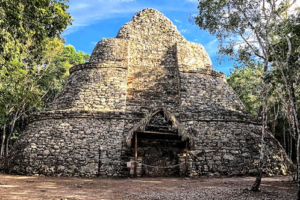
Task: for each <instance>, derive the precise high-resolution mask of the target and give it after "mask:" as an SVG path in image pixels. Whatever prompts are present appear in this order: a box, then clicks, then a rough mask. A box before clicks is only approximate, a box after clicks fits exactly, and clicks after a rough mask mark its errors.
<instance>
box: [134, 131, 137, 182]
mask: <svg viewBox="0 0 300 200" xmlns="http://www.w3.org/2000/svg"><path fill="white" fill-rule="evenodd" d="M136 170H137V132H135V133H134V176H135V177H137V171H136Z"/></svg>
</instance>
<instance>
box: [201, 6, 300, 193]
mask: <svg viewBox="0 0 300 200" xmlns="http://www.w3.org/2000/svg"><path fill="white" fill-rule="evenodd" d="M293 3H295V1H293V2H291V3H289V2H288V1H276V0H226V1H224V0H214V1H213V2H212V1H210V0H199V6H198V9H199V14H198V16H196V17H195V23H196V24H197V25H199V27H200V28H203V29H205V30H208V31H209V32H210V33H211V34H215V35H216V37H217V39H218V40H219V41H220V47H219V53H221V54H225V55H229V56H233V57H235V58H236V59H237V60H239V61H240V62H244V63H248V62H249V61H251V62H253V61H255V60H258V61H259V62H260V63H261V64H262V66H263V83H264V86H263V111H262V136H261V151H260V162H259V167H258V175H257V178H256V180H255V183H254V184H253V186H252V190H253V191H258V190H259V187H260V183H261V178H262V169H263V164H264V163H263V160H264V151H265V141H264V137H265V132H266V131H267V122H268V119H267V112H268V110H267V108H268V89H269V88H268V82H267V75H268V73H269V68H270V62H269V57H270V54H271V45H272V44H273V41H274V33H275V31H276V29H277V28H278V27H277V24H278V22H280V21H282V18H281V15H283V14H286V13H287V11H288V9H290V7H291V5H292V4H293ZM236 49H238V51H237V50H236ZM299 188H300V185H299Z"/></svg>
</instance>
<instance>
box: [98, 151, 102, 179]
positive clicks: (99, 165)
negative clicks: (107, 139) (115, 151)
mask: <svg viewBox="0 0 300 200" xmlns="http://www.w3.org/2000/svg"><path fill="white" fill-rule="evenodd" d="M100 169H101V147H99V162H98V176H100V171H101V170H100Z"/></svg>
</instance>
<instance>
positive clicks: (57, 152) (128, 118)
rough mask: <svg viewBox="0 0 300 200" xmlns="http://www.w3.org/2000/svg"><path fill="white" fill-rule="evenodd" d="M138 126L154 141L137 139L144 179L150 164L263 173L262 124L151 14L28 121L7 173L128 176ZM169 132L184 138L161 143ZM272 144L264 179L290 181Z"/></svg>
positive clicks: (192, 48)
mask: <svg viewBox="0 0 300 200" xmlns="http://www.w3.org/2000/svg"><path fill="white" fill-rule="evenodd" d="M165 111H168V113H166V112H165ZM153 113H161V116H157V117H154V116H152V114H153ZM169 113H171V114H169ZM148 116H151V117H153V118H151V119H147V117H148ZM169 118H172V120H170V119H169ZM142 122H145V124H143V123H142ZM146 122H147V123H146ZM174 122H176V123H174ZM138 123H141V124H142V125H144V128H140V127H138V129H137V130H135V131H139V132H143V133H144V134H149V135H147V137H145V138H140V137H139V143H138V144H139V145H140V148H139V151H138V157H139V158H138V161H139V162H140V163H139V164H138V175H139V176H140V175H144V174H145V173H146V174H147V173H148V174H151V173H152V172H153V173H155V172H154V170H152V171H151V170H148V169H146V168H145V164H147V165H149V164H151V160H154V161H153V163H152V164H153V165H157V166H159V165H164V166H168V165H170V166H171V165H176V164H179V165H180V166H179V167H178V168H176V169H174V170H173V171H172V170H169V171H168V170H165V171H166V173H165V174H166V175H174V174H176V173H178V175H182V174H186V170H187V175H188V176H193V177H195V176H201V175H208V174H215V175H219V174H223V175H245V174H255V173H256V172H257V166H258V162H259V149H260V133H261V125H260V120H258V119H256V118H255V117H254V116H251V115H250V114H248V113H246V112H245V108H244V105H243V104H242V102H241V101H240V100H239V98H238V97H237V95H236V94H235V93H234V91H233V90H232V88H231V87H230V86H228V84H227V83H226V80H225V75H224V74H223V73H221V72H217V71H214V70H213V67H212V64H211V61H210V58H209V56H208V54H207V53H206V51H205V49H204V48H203V47H202V45H200V44H196V43H192V42H189V41H186V40H185V39H184V37H183V36H181V35H180V33H179V32H178V31H177V29H176V27H175V26H174V25H173V24H172V22H171V21H170V20H169V19H167V18H166V17H165V16H163V15H162V14H161V13H159V12H158V11H156V10H154V9H144V10H142V11H140V12H138V13H137V14H136V15H135V16H134V17H133V19H132V20H131V21H130V22H128V23H127V24H125V25H124V26H123V27H122V28H121V29H120V31H119V33H118V34H117V37H116V38H109V39H103V40H101V41H100V42H99V43H98V44H97V45H96V47H95V49H94V51H93V53H92V56H91V58H90V62H88V63H85V64H81V65H77V66H74V67H72V68H71V69H70V77H69V78H68V80H67V82H66V83H65V85H64V87H63V89H62V91H61V92H60V93H59V94H58V96H57V97H56V98H55V100H54V102H53V105H52V110H51V111H47V112H40V113H35V114H33V115H32V116H31V117H30V123H29V125H28V127H27V128H26V130H24V132H23V133H22V135H21V137H20V138H19V139H18V141H17V142H16V144H15V146H14V148H13V150H12V151H11V153H10V155H9V157H8V158H7V159H6V162H5V168H6V170H7V171H8V172H10V173H18V174H30V175H33V174H44V175H53V176H60V175H63V176H85V177H94V176H109V177H111V176H128V173H132V171H133V167H131V169H127V166H126V165H127V162H128V161H130V160H131V161H133V157H134V148H133V147H134V142H131V143H130V144H132V145H131V146H128V145H127V144H128V143H127V142H126V140H127V139H128V138H129V140H132V141H133V137H132V135H131V134H130V133H131V132H132V130H133V128H134V127H135V125H136V124H138ZM153 132H157V133H156V135H155V134H152V133H153ZM167 133H172V134H174V133H175V134H178V135H177V136H176V138H175V140H173V139H174V138H173V139H172V138H167V137H165V138H164V139H162V138H160V136H157V135H159V134H167ZM186 141H187V143H188V152H189V153H188V157H186V147H185V146H184V145H182V144H181V145H178V146H176V144H177V143H180V142H186ZM266 143H267V145H266V151H267V153H266V157H265V159H266V162H265V163H266V164H265V168H264V172H265V173H266V174H268V175H273V174H285V173H286V172H287V171H288V167H289V165H290V164H291V162H290V160H289V158H288V157H287V155H286V153H285V151H284V150H283V148H282V147H281V146H280V144H279V143H278V141H277V140H276V139H275V138H274V137H273V136H272V135H271V134H270V133H269V132H268V133H267V137H266ZM172 145H173V146H172ZM155 146H157V149H156V150H155V151H154V150H153V147H155ZM162 147H164V148H162ZM168 147H169V149H168ZM153 152H154V153H153ZM160 154H161V158H162V159H153V158H154V157H155V156H159V155H160ZM151 156H152V158H151ZM186 161H187V163H186ZM143 164H144V165H143ZM132 166H133V165H132ZM147 170H148V171H147ZM153 173H152V174H153ZM159 174H160V175H162V174H164V173H159Z"/></svg>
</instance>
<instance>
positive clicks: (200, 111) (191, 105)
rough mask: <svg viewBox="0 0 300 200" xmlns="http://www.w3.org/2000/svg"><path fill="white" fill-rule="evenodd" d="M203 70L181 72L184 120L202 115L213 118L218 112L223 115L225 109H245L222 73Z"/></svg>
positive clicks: (226, 110) (227, 110)
mask: <svg viewBox="0 0 300 200" xmlns="http://www.w3.org/2000/svg"><path fill="white" fill-rule="evenodd" d="M202 71H203V72H202V73H201V72H190V73H189V72H185V73H184V72H182V73H181V74H180V78H181V91H180V92H181V111H182V115H181V117H182V120H186V119H199V118H200V119H201V118H202V116H206V118H207V119H210V120H212V119H214V118H215V115H216V114H217V115H223V113H224V111H225V112H229V111H244V105H243V104H242V102H241V101H240V99H239V98H238V97H237V95H236V94H235V93H234V91H233V90H232V88H231V87H229V85H228V84H227V83H226V81H225V80H224V78H223V77H222V76H221V75H222V74H217V73H216V74H215V75H214V74H209V72H210V71H211V70H206V71H207V74H205V70H202ZM222 112H223V113H222ZM209 116H213V117H212V118H210V117H209Z"/></svg>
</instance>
